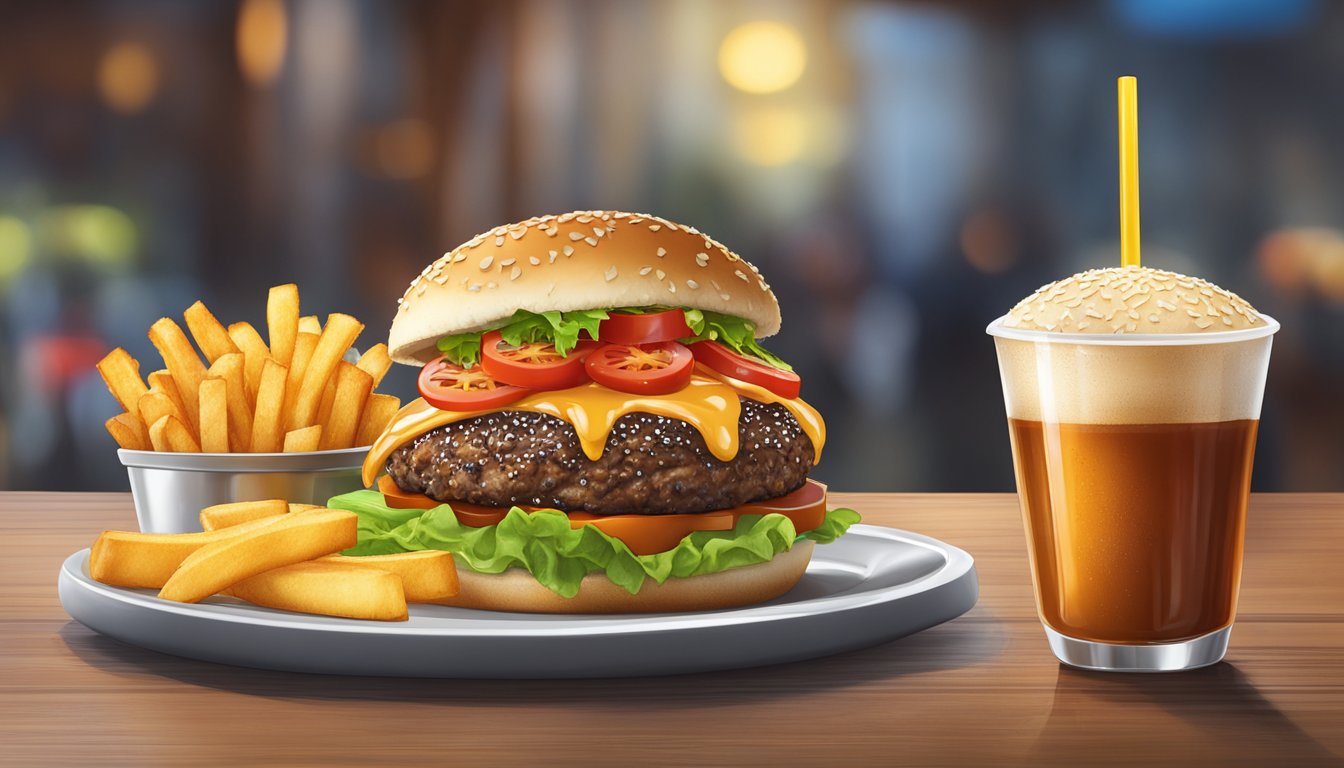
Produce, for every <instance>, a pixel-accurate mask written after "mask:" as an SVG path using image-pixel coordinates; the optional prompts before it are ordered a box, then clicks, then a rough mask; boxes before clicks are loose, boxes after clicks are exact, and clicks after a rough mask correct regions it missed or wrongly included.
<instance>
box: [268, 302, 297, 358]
mask: <svg viewBox="0 0 1344 768" xmlns="http://www.w3.org/2000/svg"><path fill="white" fill-rule="evenodd" d="M266 330H267V331H268V332H269V333H270V335H271V357H274V358H275V360H276V362H278V363H280V364H281V365H284V366H288V367H292V360H293V358H294V344H295V341H296V337H297V335H298V332H299V287H298V286H297V285H294V284H293V283H288V284H286V285H277V286H275V287H274V288H272V289H271V292H270V295H269V296H267V298H266Z"/></svg>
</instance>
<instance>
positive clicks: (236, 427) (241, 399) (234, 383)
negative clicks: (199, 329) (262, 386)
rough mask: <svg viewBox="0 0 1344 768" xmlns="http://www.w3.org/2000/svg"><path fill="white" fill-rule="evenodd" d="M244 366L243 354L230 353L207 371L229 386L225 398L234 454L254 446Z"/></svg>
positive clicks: (230, 442)
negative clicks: (226, 399)
mask: <svg viewBox="0 0 1344 768" xmlns="http://www.w3.org/2000/svg"><path fill="white" fill-rule="evenodd" d="M243 365H244V358H243V354H242V353H240V352H230V353H229V354H227V355H223V356H221V357H220V358H219V359H218V360H216V361H215V362H213V363H211V365H210V369H209V370H207V371H206V375H207V376H212V377H214V378H217V379H222V380H223V381H224V383H225V384H227V385H228V387H227V389H226V390H225V396H226V397H227V398H228V407H229V445H230V446H231V447H232V449H233V452H234V453H245V452H246V451H247V450H248V448H249V447H250V446H251V444H252V407H251V406H250V405H248V403H247V385H246V383H245V382H244V374H243Z"/></svg>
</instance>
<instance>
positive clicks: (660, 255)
mask: <svg viewBox="0 0 1344 768" xmlns="http://www.w3.org/2000/svg"><path fill="white" fill-rule="evenodd" d="M666 255H667V249H666V248H659V249H658V258H660V259H661V258H663V257H664V256H666Z"/></svg>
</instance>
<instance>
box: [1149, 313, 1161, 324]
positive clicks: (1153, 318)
mask: <svg viewBox="0 0 1344 768" xmlns="http://www.w3.org/2000/svg"><path fill="white" fill-rule="evenodd" d="M1161 319H1162V318H1160V317H1158V316H1157V315H1155V314H1153V315H1149V316H1148V322H1150V323H1156V322H1158V321H1159V320H1161Z"/></svg>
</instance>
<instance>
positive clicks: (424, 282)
mask: <svg viewBox="0 0 1344 768" xmlns="http://www.w3.org/2000/svg"><path fill="white" fill-rule="evenodd" d="M398 303H399V305H400V307H399V308H398V311H397V316H396V319H394V320H393V321H392V328H391V330H390V331H389V332H388V347H389V349H390V352H391V355H392V359H393V360H395V361H397V362H399V363H408V364H412V365H420V364H422V363H425V362H428V361H429V360H432V359H434V358H435V357H437V356H438V354H439V353H438V350H437V349H436V348H435V342H437V341H438V340H439V338H441V337H443V336H447V335H450V334H454V333H466V332H468V331H476V330H480V329H481V328H484V327H486V326H488V325H489V324H491V323H495V322H498V321H500V320H503V319H505V318H507V317H509V316H511V315H513V313H514V312H515V311H517V310H519V309H525V310H527V311H529V312H547V311H552V310H555V311H561V312H567V311H572V310H579V309H605V308H609V307H640V306H652V305H660V304H666V305H671V306H678V307H688V308H691V309H703V310H708V311H712V312H722V313H725V314H730V315H735V316H737V317H741V318H744V319H746V320H749V321H751V322H752V323H754V324H755V325H756V337H757V338H764V337H767V336H771V335H773V334H774V333H776V332H777V331H778V330H779V321H780V318H779V302H778V301H777V300H776V299H775V295H774V293H772V292H771V291H770V286H769V285H767V284H766V282H765V280H764V279H762V277H761V275H760V272H759V271H758V270H757V269H756V267H754V266H752V265H751V264H750V263H748V262H747V261H745V260H743V259H742V258H741V257H740V256H738V255H737V254H735V253H733V252H732V251H730V250H728V249H727V248H725V247H724V246H723V245H721V244H720V243H718V242H717V241H715V240H714V239H713V238H711V237H709V236H708V235H705V234H702V233H700V232H699V231H697V230H696V229H695V228H694V227H688V226H684V225H681V224H676V223H673V222H670V221H667V220H666V219H661V218H658V217H656V216H649V215H647V214H641V213H624V212H617V211H575V212H573V213H566V214H563V215H560V216H542V217H540V218H534V219H528V220H527V221H523V222H519V223H517V224H510V225H507V226H502V227H496V228H495V229H493V230H491V231H490V232H487V233H484V234H481V235H477V236H476V237H475V238H473V239H472V240H470V241H468V242H466V243H463V244H462V245H460V246H458V247H457V248H455V249H453V250H452V251H451V252H449V253H447V254H444V256H443V257H442V258H440V259H439V260H438V261H435V262H434V263H432V264H430V265H429V266H428V267H425V270H424V272H421V273H420V276H419V277H417V278H416V279H415V280H414V281H412V282H411V285H410V287H409V288H407V289H406V294H405V295H404V296H402V298H401V300H400V301H399V302H398Z"/></svg>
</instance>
